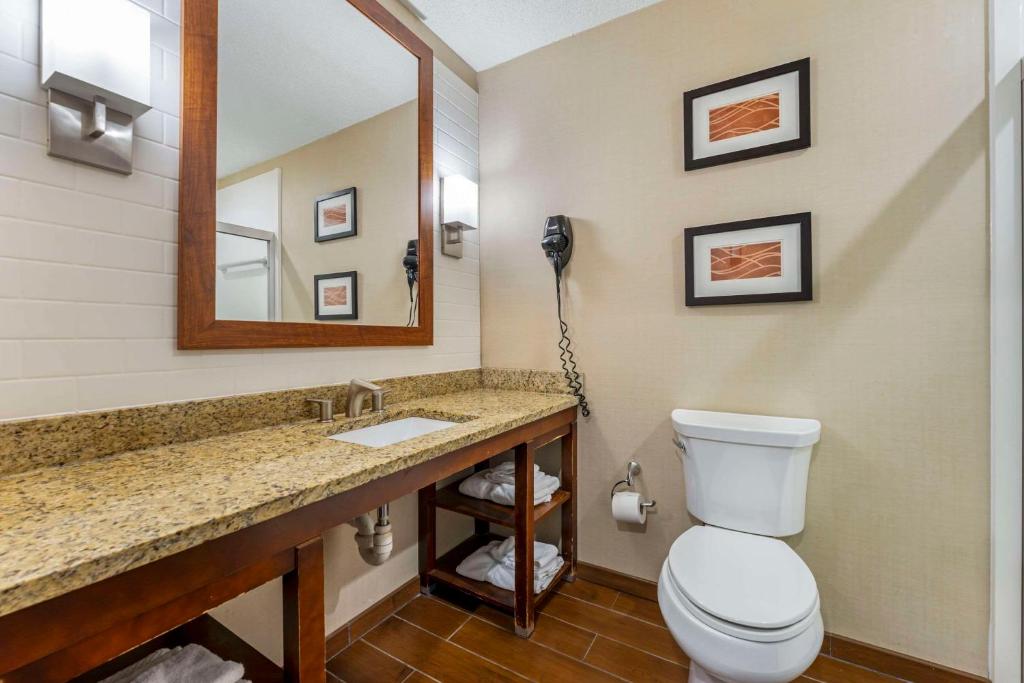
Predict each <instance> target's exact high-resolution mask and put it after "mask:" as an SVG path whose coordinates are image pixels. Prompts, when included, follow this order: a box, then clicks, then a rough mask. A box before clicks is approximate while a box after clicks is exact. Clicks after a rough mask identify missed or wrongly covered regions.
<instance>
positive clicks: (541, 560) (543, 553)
mask: <svg viewBox="0 0 1024 683" xmlns="http://www.w3.org/2000/svg"><path fill="white" fill-rule="evenodd" d="M490 552H491V557H493V558H494V559H496V560H497V561H498V562H501V563H502V564H503V565H505V566H506V567H508V568H509V569H515V568H516V537H515V536H509V537H508V538H506V539H505V540H504V541H502V542H501V543H500V544H499V545H498V547H496V548H494V549H493V550H491V551H490ZM557 558H558V548H556V547H555V546H553V545H551V544H550V543H536V542H535V543H534V544H533V572H534V574H535V575H536V574H538V573H540V572H543V571H545V570H546V569H548V567H550V566H551V563H553V562H554V561H555V560H556V559H557Z"/></svg>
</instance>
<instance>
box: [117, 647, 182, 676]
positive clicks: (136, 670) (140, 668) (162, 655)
mask: <svg viewBox="0 0 1024 683" xmlns="http://www.w3.org/2000/svg"><path fill="white" fill-rule="evenodd" d="M180 651H181V648H180V647H175V648H166V647H163V648H160V649H159V650H154V651H153V652H150V653H149V654H148V655H146V656H145V657H143V658H142V659H140V660H139V661H137V662H135V663H134V664H130V665H129V666H126V667H125V668H123V669H121V670H120V671H118V672H117V673H116V674H114V675H112V676H108V677H107V678H104V679H103V680H102V681H100V683H131V682H132V681H134V680H136V679H137V677H138V675H139V674H141V673H144V672H145V671H148V670H149V669H150V668H152V667H154V666H156V664H157V663H158V662H160V661H162V660H164V659H166V658H168V657H170V656H172V655H175V654H177V653H178V652H180Z"/></svg>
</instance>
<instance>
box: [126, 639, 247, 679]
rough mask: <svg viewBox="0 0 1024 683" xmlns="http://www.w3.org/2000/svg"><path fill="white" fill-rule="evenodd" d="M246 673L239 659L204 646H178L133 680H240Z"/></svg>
mask: <svg viewBox="0 0 1024 683" xmlns="http://www.w3.org/2000/svg"><path fill="white" fill-rule="evenodd" d="M244 674H245V671H244V669H243V668H242V665H241V664H239V663H238V662H225V661H224V660H223V659H221V658H220V657H218V656H217V655H215V654H213V653H212V652H210V651H209V650H207V649H206V648H205V647H203V646H202V645H196V644H195V643H193V644H191V645H186V646H185V647H183V648H175V650H174V651H172V654H170V655H169V656H167V657H164V658H163V659H160V660H159V661H157V662H156V663H155V664H154V665H152V666H150V667H149V668H148V669H146V670H145V671H144V672H142V673H140V674H139V675H137V676H135V677H134V678H132V679H130V680H131V681H132V683H238V682H239V681H240V680H241V679H242V676H243V675H244Z"/></svg>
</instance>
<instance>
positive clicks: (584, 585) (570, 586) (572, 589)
mask: <svg viewBox="0 0 1024 683" xmlns="http://www.w3.org/2000/svg"><path fill="white" fill-rule="evenodd" d="M555 591H556V592H558V593H561V594H562V595H568V596H571V597H574V598H578V599H580V600H586V601H587V602H592V603H594V604H595V605H600V606H601V607H611V606H612V605H613V604H614V603H615V598H617V597H618V595H619V592H618V591H616V590H613V589H611V588H608V587H606V586H600V585H598V584H596V583H591V582H590V581H587V580H585V579H576V580H575V581H573V582H572V583H569V582H568V581H563V582H561V583H560V584H558V586H556V587H555Z"/></svg>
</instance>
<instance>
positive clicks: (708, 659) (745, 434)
mask: <svg viewBox="0 0 1024 683" xmlns="http://www.w3.org/2000/svg"><path fill="white" fill-rule="evenodd" d="M672 424H673V426H674V428H675V432H676V439H677V444H679V445H680V446H681V449H680V450H681V451H682V459H683V476H684V478H685V481H686V507H687V509H688V510H689V511H690V513H691V514H692V515H693V516H694V517H697V518H698V519H700V520H701V521H703V522H704V523H705V526H695V527H692V528H690V529H688V530H687V531H686V532H685V533H683V535H682V536H680V537H679V538H677V539H676V540H675V542H674V543H673V544H672V548H671V549H670V550H669V554H668V558H666V560H665V564H664V565H663V566H662V569H661V576H660V577H659V579H658V603H659V604H660V605H661V612H662V614H663V615H664V617H665V622H666V624H667V625H668V628H669V631H671V632H672V635H673V637H674V638H675V639H676V642H677V643H679V646H680V647H681V648H683V650H684V651H685V652H686V654H687V655H689V657H690V660H691V665H690V683H703V682H705V681H707V682H717V681H727V682H730V683H784V682H785V681H791V680H793V679H794V678H796V677H797V676H799V675H800V674H802V673H803V672H804V671H805V670H806V669H807V667H808V666H810V665H811V662H813V661H814V658H815V657H816V656H817V655H818V650H819V649H820V648H821V641H822V637H823V635H824V628H823V626H822V622H821V605H820V603H819V601H818V587H817V584H815V582H814V576H813V575H812V574H811V571H810V570H809V569H808V568H807V565H806V564H804V562H803V560H801V559H800V557H799V556H798V555H797V554H796V553H795V552H793V550H792V549H791V548H790V547H789V546H788V545H786V544H785V543H783V542H782V541H780V540H778V538H777V537H781V536H791V535H793V534H796V533H799V532H800V531H801V530H802V529H803V528H804V502H805V498H806V492H807V471H808V468H809V466H810V461H811V448H812V447H813V446H814V444H815V443H816V442H817V441H818V437H819V435H820V434H821V424H820V423H819V422H818V421H817V420H802V419H793V418H785V417H765V416H761V415H740V414H736V413H714V412H708V411H703V410H674V411H672Z"/></svg>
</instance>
